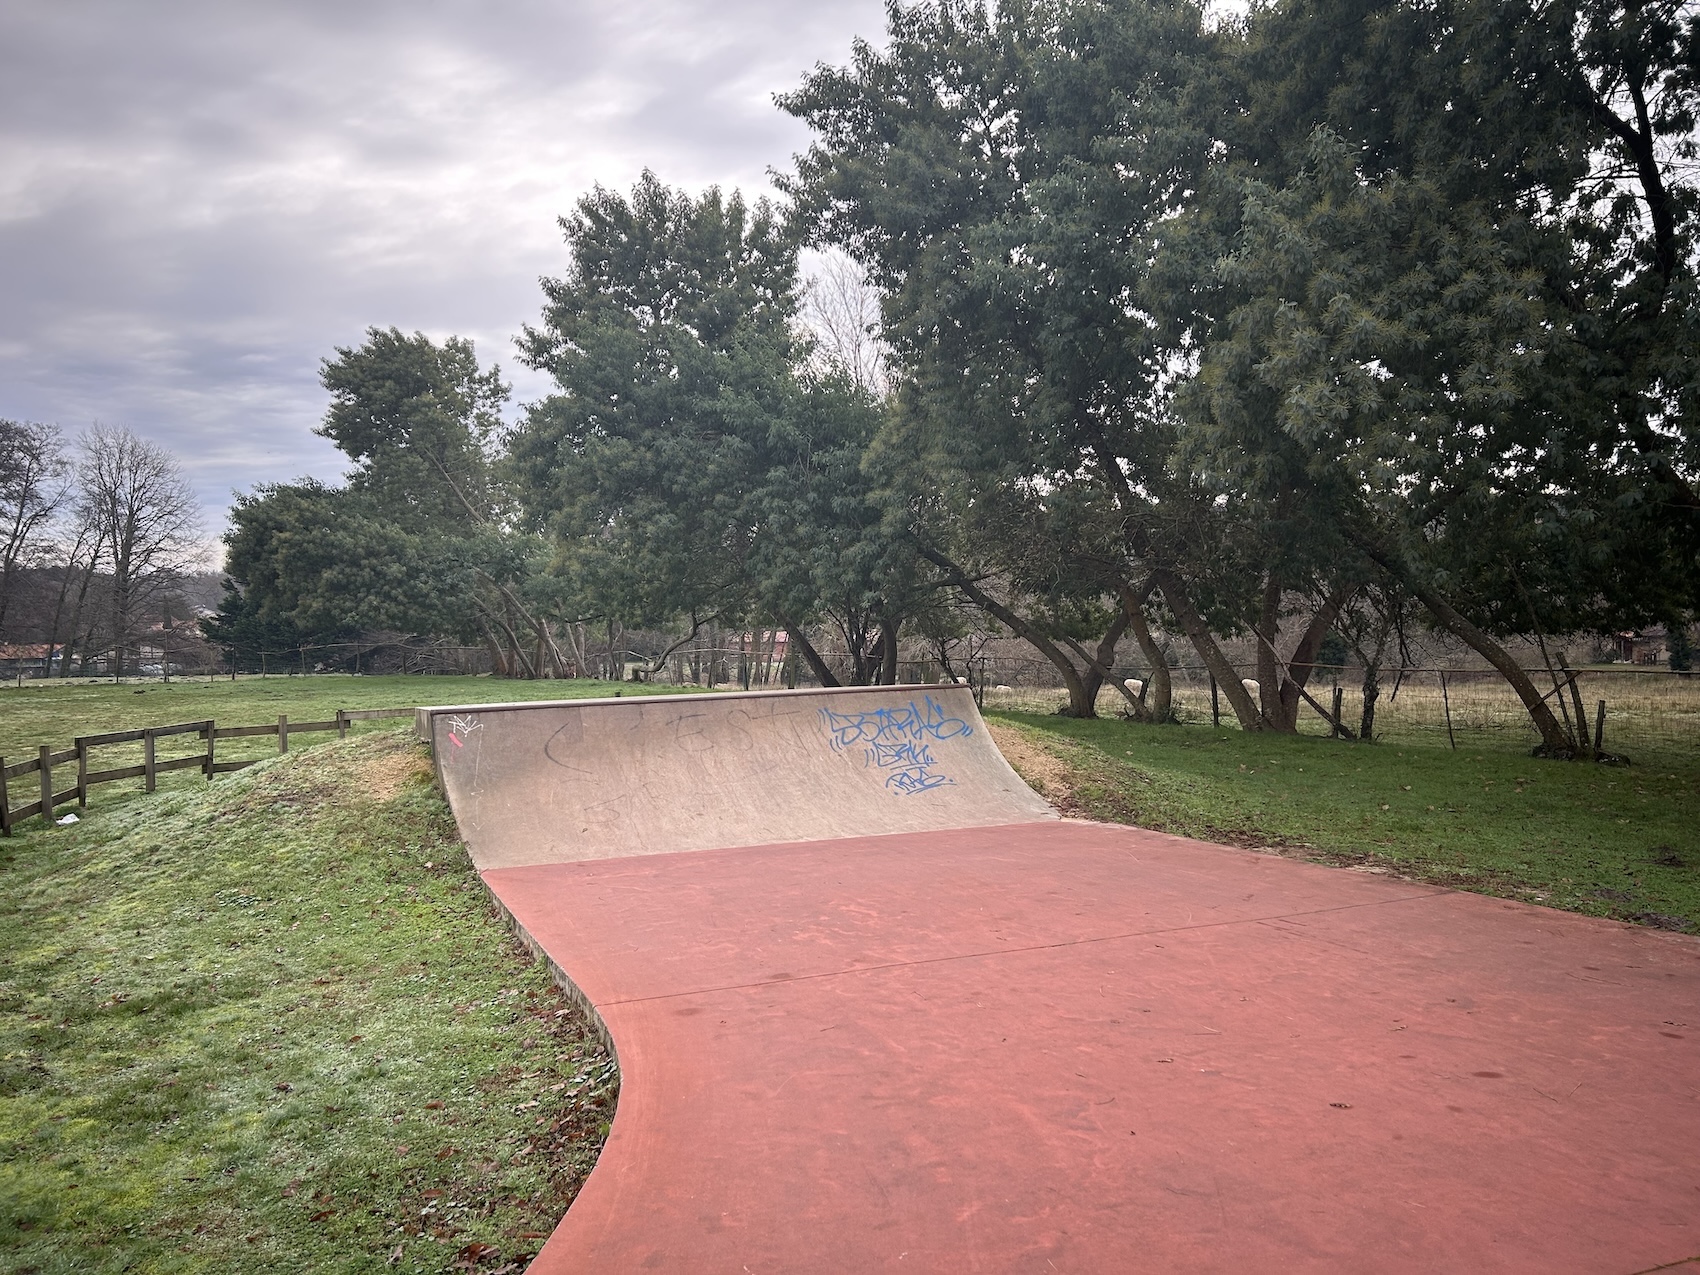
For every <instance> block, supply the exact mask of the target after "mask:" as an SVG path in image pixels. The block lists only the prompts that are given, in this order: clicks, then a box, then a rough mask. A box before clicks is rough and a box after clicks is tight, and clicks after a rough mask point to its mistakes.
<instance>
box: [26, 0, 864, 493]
mask: <svg viewBox="0 0 1700 1275" xmlns="http://www.w3.org/2000/svg"><path fill="white" fill-rule="evenodd" d="M882 24H883V16H882V10H881V6H880V5H879V3H877V0H842V2H841V3H825V4H812V5H802V4H795V3H784V2H782V0H734V2H732V3H724V4H715V5H707V4H690V3H684V2H682V0H671V2H664V0H651V2H649V3H642V4H631V5H626V6H612V5H604V4H590V3H585V2H584V0H578V2H577V3H565V4H562V3H541V2H539V3H533V2H530V0H508V2H506V3H501V4H471V3H464V2H456V3H437V4H420V3H417V2H416V0H414V2H411V3H402V2H400V0H395V2H388V0H380V2H377V3H371V2H362V3H346V2H343V3H328V2H320V0H312V2H309V3H301V2H299V0H297V2H295V3H291V4H289V5H274V6H261V5H230V4H228V3H199V2H194V3H191V2H189V0H161V3H157V4H150V5H137V4H134V3H132V2H130V0H106V2H104V3H99V2H92V0H91V2H79V3H75V4H46V3H41V4H33V5H31V4H17V5H8V6H5V7H4V10H3V12H0V297H4V298H5V303H4V305H0V416H11V417H23V418H29V419H36V420H49V421H57V422H59V423H60V424H62V425H64V426H65V427H67V428H68V429H73V430H74V429H76V428H77V427H79V426H82V425H85V424H87V423H89V422H90V421H93V420H103V421H108V422H111V423H115V424H126V425H129V426H131V427H132V428H134V429H136V430H137V431H138V432H140V433H143V434H145V435H147V436H149V437H152V438H154V439H156V440H158V441H160V442H162V443H164V444H165V445H167V446H169V447H171V448H172V449H173V450H174V451H176V452H177V453H178V455H179V456H180V457H181V458H182V459H183V461H184V463H185V465H186V466H187V468H188V469H189V471H190V473H191V476H192V478H193V480H194V482H195V484H196V487H197V490H198V491H199V492H200V494H201V496H202V499H203V500H205V501H206V503H207V504H208V506H209V508H210V509H211V511H212V513H213V520H214V521H215V522H216V521H217V518H218V512H219V511H220V510H221V509H222V507H223V506H224V505H225V504H226V503H227V500H228V493H229V491H230V490H231V489H232V488H238V489H247V488H250V487H252V486H253V485H255V484H256V483H259V482H265V481H277V480H287V479H289V478H293V477H295V476H297V475H300V474H303V473H312V474H316V475H318V476H321V477H334V476H335V475H337V474H338V473H339V472H340V470H341V465H340V463H339V462H340V457H339V456H338V455H337V454H336V453H335V452H334V450H333V449H331V448H330V447H329V445H328V444H326V443H324V442H323V441H322V440H320V439H318V438H316V437H315V436H314V435H313V434H312V432H311V431H312V427H313V426H314V424H316V423H317V420H318V418H319V415H320V413H321V412H322V410H323V392H322V391H321V390H320V389H319V386H318V381H317V369H318V363H319V360H320V359H321V358H323V357H324V356H325V355H327V354H329V353H330V352H331V350H332V348H333V347H334V346H336V345H347V344H351V343H354V342H358V341H359V339H360V337H361V334H362V332H363V331H364V329H365V328H366V327H367V326H368V325H370V324H378V325H389V324H392V323H393V324H395V325H397V326H399V327H402V328H404V329H408V330H412V329H415V328H418V329H422V330H424V331H426V332H429V333H431V334H433V335H436V336H443V335H447V334H449V333H459V334H461V335H464V336H468V337H471V338H472V339H474V340H475V341H477V342H478V345H479V348H480V352H481V353H482V355H483V356H484V357H485V358H486V359H490V358H495V359H498V360H500V361H501V362H502V363H503V364H504V368H505V370H506V371H507V373H508V374H509V376H510V377H511V379H513V380H514V381H515V383H516V388H517V390H518V393H519V395H520V397H522V398H523V397H525V396H534V395H535V394H537V393H539V392H541V391H542V388H543V387H542V386H541V384H540V383H539V382H538V378H536V377H535V376H534V375H531V374H529V373H526V372H525V371H524V369H519V368H515V367H514V366H513V359H512V346H511V339H512V337H513V335H514V334H515V333H516V332H517V331H518V330H519V328H520V325H521V324H523V323H525V322H526V321H527V320H528V319H530V318H532V317H533V316H534V315H535V314H536V312H537V309H538V303H539V295H538V291H537V278H538V277H539V276H540V275H551V274H557V273H559V272H560V270H561V269H562V267H563V265H564V254H563V251H562V249H561V246H560V235H559V230H558V227H557V226H556V224H555V218H556V217H557V216H559V215H560V214H563V213H566V212H568V211H570V209H571V207H572V204H573V202H574V200H576V198H577V197H578V196H580V195H581V194H583V193H585V192H586V191H587V190H588V189H589V188H590V187H591V186H592V185H593V184H594V183H597V182H600V183H602V184H604V185H608V186H614V187H621V186H627V185H629V184H630V183H631V182H632V181H633V180H634V179H635V178H636V176H637V174H638V172H639V171H640V170H641V169H643V168H644V167H651V168H653V169H655V170H656V172H657V173H658V174H660V175H661V176H662V178H663V179H664V180H667V181H669V182H673V183H675V184H682V185H686V186H690V187H693V188H698V187H701V186H705V185H709V184H718V185H721V186H724V187H731V186H740V187H742V188H744V189H745V190H746V191H747V192H749V193H751V194H752V195H753V194H759V193H763V192H764V190H765V188H766V172H767V170H768V169H769V168H770V167H775V166H777V167H784V166H785V165H786V164H787V162H788V160H789V157H790V155H791V153H792V152H794V151H796V150H798V149H799V148H801V147H802V146H803V145H804V144H805V143H806V140H807V138H806V136H805V134H804V132H803V130H802V129H801V128H800V127H799V126H798V125H797V124H796V122H795V121H793V120H790V119H788V118H787V117H785V116H783V115H781V114H780V113H779V112H778V111H777V110H775V109H774V107H773V106H772V104H771V95H772V94H773V93H774V92H775V91H779V90H784V89H787V88H790V87H792V86H793V85H795V84H796V83H797V81H798V80H799V79H800V77H801V76H802V75H803V74H804V73H805V72H806V71H807V69H808V68H809V67H810V66H812V65H813V64H814V63H815V62H816V61H818V60H826V61H842V60H844V58H845V57H846V56H847V55H848V52H849V48H850V41H851V39H852V37H853V36H856V35H861V36H864V37H877V36H878V34H879V32H880V30H881V27H882Z"/></svg>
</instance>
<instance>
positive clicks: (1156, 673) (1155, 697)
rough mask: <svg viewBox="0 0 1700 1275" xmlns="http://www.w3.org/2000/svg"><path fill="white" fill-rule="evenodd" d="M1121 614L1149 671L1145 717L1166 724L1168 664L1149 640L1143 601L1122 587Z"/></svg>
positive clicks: (1170, 690) (1170, 688)
mask: <svg viewBox="0 0 1700 1275" xmlns="http://www.w3.org/2000/svg"><path fill="white" fill-rule="evenodd" d="M1146 594H1147V596H1149V594H1150V585H1147V586H1146ZM1122 614H1123V615H1125V616H1126V617H1127V626H1128V629H1129V630H1130V631H1131V632H1132V633H1133V640H1134V641H1135V642H1137V643H1139V653H1140V654H1141V655H1142V656H1144V657H1145V664H1146V667H1147V668H1149V669H1150V670H1151V672H1150V673H1149V674H1148V675H1147V677H1146V683H1147V685H1146V688H1145V689H1146V703H1147V707H1146V709H1145V713H1146V716H1148V717H1149V718H1150V719H1151V720H1152V721H1154V722H1167V721H1168V720H1169V719H1170V718H1172V717H1173V716H1174V715H1175V709H1174V694H1175V692H1174V684H1173V681H1172V679H1171V678H1170V676H1169V661H1168V659H1167V658H1166V657H1165V656H1164V655H1163V648H1162V647H1161V646H1159V645H1157V639H1156V638H1154V637H1152V636H1151V625H1150V622H1149V621H1147V620H1146V618H1145V602H1144V599H1143V598H1141V597H1140V596H1139V595H1138V594H1136V593H1135V592H1134V591H1133V590H1132V589H1128V588H1126V587H1125V586H1124V587H1123V590H1122Z"/></svg>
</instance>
